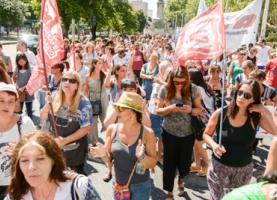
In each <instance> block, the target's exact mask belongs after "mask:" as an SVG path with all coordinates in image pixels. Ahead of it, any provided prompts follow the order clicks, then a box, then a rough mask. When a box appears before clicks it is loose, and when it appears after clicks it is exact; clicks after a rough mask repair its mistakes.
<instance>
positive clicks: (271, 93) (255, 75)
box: [249, 69, 277, 154]
mask: <svg viewBox="0 0 277 200" xmlns="http://www.w3.org/2000/svg"><path fill="white" fill-rule="evenodd" d="M249 78H250V79H252V80H255V81H257V82H258V83H259V85H260V90H261V100H262V103H263V104H264V105H267V106H276V103H275V102H277V94H276V91H275V89H274V88H273V87H271V86H269V85H267V84H265V83H264V81H265V80H266V74H265V72H264V71H262V70H259V69H256V70H254V71H252V72H251V73H250V75H249ZM262 141H263V139H261V138H256V139H255V142H254V143H253V145H252V151H253V154H254V153H255V152H256V148H257V146H259V147H262V146H263V142H262Z"/></svg>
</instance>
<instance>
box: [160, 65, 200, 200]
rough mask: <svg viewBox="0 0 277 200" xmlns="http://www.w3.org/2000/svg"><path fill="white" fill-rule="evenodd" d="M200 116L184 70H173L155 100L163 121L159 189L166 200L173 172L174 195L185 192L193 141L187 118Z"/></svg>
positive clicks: (195, 92) (197, 95) (197, 100)
mask: <svg viewBox="0 0 277 200" xmlns="http://www.w3.org/2000/svg"><path fill="white" fill-rule="evenodd" d="M191 100H192V101H193V102H192V101H191ZM201 112H202V106H201V96H200V93H199V91H198V88H197V86H196V85H194V84H192V83H191V82H190V77H189V73H188V70H187V68H185V67H182V66H179V67H177V68H175V69H174V70H173V71H172V73H171V75H170V76H169V80H168V83H167V85H163V86H162V87H161V89H160V91H159V94H158V98H157V115H159V116H163V117H164V119H163V122H162V128H163V132H162V141H163V147H164V154H163V159H164V160H163V161H164V162H163V189H164V190H166V191H168V196H167V200H172V199H173V186H174V180H175V172H176V169H178V171H179V175H178V195H179V196H182V195H183V194H184V192H185V190H184V178H185V176H186V175H187V174H189V172H190V164H191V155H192V151H193V145H194V140H195V137H194V134H193V131H192V127H191V116H192V115H193V116H197V115H199V114H200V113H201Z"/></svg>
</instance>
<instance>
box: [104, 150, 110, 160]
mask: <svg viewBox="0 0 277 200" xmlns="http://www.w3.org/2000/svg"><path fill="white" fill-rule="evenodd" d="M109 157H111V155H110V153H109V152H108V151H107V150H106V155H105V156H104V157H102V158H109Z"/></svg>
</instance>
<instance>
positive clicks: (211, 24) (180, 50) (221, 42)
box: [173, 0, 226, 67]
mask: <svg viewBox="0 0 277 200" xmlns="http://www.w3.org/2000/svg"><path fill="white" fill-rule="evenodd" d="M225 49H226V40H225V29H224V17H223V10H222V2H221V0H219V1H218V3H217V4H215V5H213V6H211V7H210V8H208V9H207V10H206V11H204V12H203V13H201V14H200V15H197V16H196V17H195V18H193V19H192V20H191V21H189V22H188V23H187V24H186V25H185V26H184V28H183V29H182V31H181V33H180V35H179V38H178V41H177V45H176V49H175V54H174V60H173V66H174V67H177V66H179V65H181V66H185V61H186V60H209V59H213V58H216V57H217V56H219V55H221V54H222V53H223V52H224V51H225Z"/></svg>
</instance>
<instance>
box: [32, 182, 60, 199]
mask: <svg viewBox="0 0 277 200" xmlns="http://www.w3.org/2000/svg"><path fill="white" fill-rule="evenodd" d="M54 185H55V184H53V185H52V186H51V188H50V190H49V193H48V195H47V198H46V199H45V200H48V198H49V197H50V194H51V191H52V189H53V187H54ZM33 198H34V200H40V199H37V198H35V197H34V195H33Z"/></svg>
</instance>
